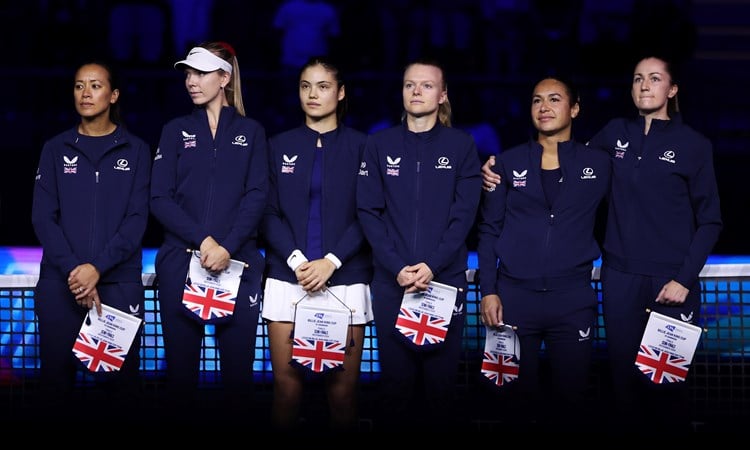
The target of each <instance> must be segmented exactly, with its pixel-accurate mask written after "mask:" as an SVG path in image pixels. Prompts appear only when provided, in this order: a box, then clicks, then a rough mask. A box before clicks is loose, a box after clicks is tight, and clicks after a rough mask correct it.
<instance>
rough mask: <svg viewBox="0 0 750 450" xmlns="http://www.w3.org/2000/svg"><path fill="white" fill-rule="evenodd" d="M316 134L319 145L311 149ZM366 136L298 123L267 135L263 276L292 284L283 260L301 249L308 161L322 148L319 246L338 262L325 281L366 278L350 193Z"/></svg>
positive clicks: (368, 267) (367, 266) (366, 258)
mask: <svg viewBox="0 0 750 450" xmlns="http://www.w3.org/2000/svg"><path fill="white" fill-rule="evenodd" d="M318 137H320V140H321V141H322V143H323V148H322V149H317V148H316V145H317V140H318ZM366 138H367V136H366V135H365V134H364V133H362V132H359V131H357V130H354V129H352V128H348V127H346V126H343V125H339V127H338V128H336V129H335V130H333V131H331V132H328V133H324V134H319V133H318V132H317V131H315V130H313V129H311V128H309V127H308V126H306V125H302V126H299V127H297V128H294V129H291V130H288V131H285V132H283V133H280V134H278V135H276V136H273V137H271V139H269V151H270V155H271V156H270V158H269V163H270V166H271V169H270V173H271V176H270V180H271V191H270V194H269V196H268V204H267V205H266V213H265V217H264V220H263V226H262V232H263V238H264V239H265V241H266V243H267V244H268V248H267V249H266V250H267V252H266V262H267V270H268V272H267V275H268V276H269V277H271V278H276V279H280V280H284V281H288V282H290V283H295V284H296V283H297V277H296V276H295V274H294V271H292V269H290V268H289V266H288V265H287V262H286V260H287V258H288V257H289V255H290V254H291V253H292V252H293V251H294V250H295V249H300V250H302V252H303V253H305V250H306V248H305V247H306V242H307V219H308V215H309V209H310V183H311V178H312V170H313V162H314V161H315V152H316V151H322V155H323V185H322V205H321V215H322V218H323V224H322V230H321V231H322V239H323V242H322V250H323V254H327V253H329V252H330V253H333V254H334V255H336V257H337V258H338V259H339V260H340V261H341V263H342V265H341V267H340V268H339V269H337V270H336V271H335V272H334V273H333V276H332V277H331V279H330V280H329V281H328V284H329V285H346V284H355V283H369V282H370V280H371V278H372V255H371V253H370V246H369V244H368V243H367V241H366V240H365V237H364V234H363V233H362V227H361V226H360V224H359V221H358V220H357V196H356V192H357V191H356V188H357V171H358V169H359V165H360V163H361V162H362V152H363V149H364V145H365V139H366Z"/></svg>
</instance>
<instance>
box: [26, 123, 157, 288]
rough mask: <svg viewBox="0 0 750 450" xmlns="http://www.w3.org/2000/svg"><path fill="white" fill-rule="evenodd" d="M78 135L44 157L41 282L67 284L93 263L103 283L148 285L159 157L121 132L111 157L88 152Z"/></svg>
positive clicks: (55, 142) (36, 215)
mask: <svg viewBox="0 0 750 450" xmlns="http://www.w3.org/2000/svg"><path fill="white" fill-rule="evenodd" d="M76 130H77V128H72V129H70V130H68V131H65V132H63V133H60V134H59V135H57V136H55V137H53V138H51V139H50V140H48V141H47V142H46V143H45V144H44V146H43V148H42V153H41V156H40V159H39V167H38V169H37V174H36V182H35V184H34V200H33V206H32V214H31V221H32V224H33V226H34V231H35V232H36V235H37V238H38V239H39V242H40V243H41V245H42V248H43V255H42V261H41V266H40V273H39V277H40V278H57V279H62V280H67V278H68V275H69V274H70V272H71V271H72V270H73V269H74V268H75V267H76V266H78V265H80V264H84V263H91V264H93V265H94V266H95V267H96V269H97V270H98V271H99V274H100V282H102V283H106V282H122V281H125V282H133V281H135V282H139V283H140V282H141V271H142V261H143V255H142V252H141V250H142V247H141V246H142V240H143V234H144V233H145V231H146V225H147V223H148V192H149V179H150V172H151V151H150V149H149V147H148V145H147V144H146V143H145V142H144V141H143V140H141V139H140V138H138V137H136V136H134V135H132V134H130V133H129V132H128V131H127V130H125V129H124V128H123V127H122V126H118V127H117V129H116V130H115V132H114V133H113V134H111V135H110V136H109V137H110V138H111V142H110V143H109V145H108V147H107V148H106V149H105V151H103V152H101V153H100V154H87V153H86V152H85V151H84V150H83V149H82V148H81V147H79V146H78V145H77V139H78V133H77V131H76Z"/></svg>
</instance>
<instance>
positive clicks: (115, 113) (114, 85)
mask: <svg viewBox="0 0 750 450" xmlns="http://www.w3.org/2000/svg"><path fill="white" fill-rule="evenodd" d="M90 65H94V66H99V67H101V68H102V69H104V70H105V71H106V72H107V81H109V86H110V88H111V89H112V92H114V91H115V89H117V90H119V91H120V95H119V96H118V97H117V101H116V102H114V103H112V104H111V105H110V106H109V120H111V121H112V123H114V124H115V125H122V126H124V123H123V119H122V112H121V110H120V97H121V96H122V93H123V90H122V89H121V88H120V78H119V76H118V75H117V72H116V71H115V69H114V67H113V65H112V64H111V63H109V62H107V61H105V60H103V59H91V60H88V61H85V62H83V63H81V64H78V68H77V69H76V70H75V72H74V74H73V76H74V77H75V74H77V73H78V71H79V70H80V69H81V67H83V66H90ZM75 81H76V80H73V82H74V83H75Z"/></svg>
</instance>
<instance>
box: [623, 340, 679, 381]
mask: <svg viewBox="0 0 750 450" xmlns="http://www.w3.org/2000/svg"><path fill="white" fill-rule="evenodd" d="M635 365H636V366H638V368H639V369H640V370H641V372H643V373H644V374H646V375H647V376H648V377H649V379H650V380H651V381H653V382H654V383H656V384H661V383H673V382H676V381H685V378H687V374H688V369H689V368H690V361H688V360H687V359H685V358H683V357H681V356H674V355H670V354H669V353H667V352H663V351H661V350H659V349H656V348H651V347H649V346H648V345H641V347H640V349H639V350H638V356H636V357H635Z"/></svg>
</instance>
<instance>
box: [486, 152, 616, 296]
mask: <svg viewBox="0 0 750 450" xmlns="http://www.w3.org/2000/svg"><path fill="white" fill-rule="evenodd" d="M557 151H558V159H559V161H560V170H561V171H562V180H563V181H562V184H561V186H560V193H559V195H558V196H557V198H556V199H555V201H554V203H553V204H552V206H551V207H550V206H549V205H548V203H547V199H546V197H545V195H544V190H543V188H542V168H541V167H542V146H541V145H540V144H539V143H537V142H535V141H530V142H528V143H526V144H523V145H519V146H516V147H513V148H511V149H509V150H506V151H504V152H503V153H501V154H500V155H498V157H497V162H496V164H495V166H494V167H493V170H494V171H495V172H497V173H499V174H500V177H501V179H502V181H501V183H500V184H499V185H498V186H497V188H496V189H495V190H494V191H492V192H483V193H482V207H481V218H480V221H479V224H478V231H479V243H478V247H477V256H478V259H479V277H480V290H481V293H482V296H486V295H490V294H497V293H498V292H497V276H498V267H499V270H500V273H501V274H502V275H503V276H505V277H508V278H511V279H513V280H515V281H516V282H518V283H523V284H525V285H526V286H528V287H529V288H531V289H536V290H548V289H556V288H561V287H573V286H580V283H581V282H583V283H590V282H591V270H592V268H593V262H594V260H595V259H597V258H598V257H599V256H600V249H599V244H598V243H597V241H596V238H595V236H594V223H595V221H596V215H597V214H596V211H597V208H598V207H599V204H600V203H601V202H602V201H603V200H604V199H605V198H606V195H607V193H608V191H609V186H610V176H611V163H610V160H609V155H607V153H606V152H604V151H601V150H597V149H591V148H588V147H586V146H585V145H584V144H581V143H578V142H575V141H566V142H561V143H560V144H558V147H557ZM498 260H499V266H498Z"/></svg>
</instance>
